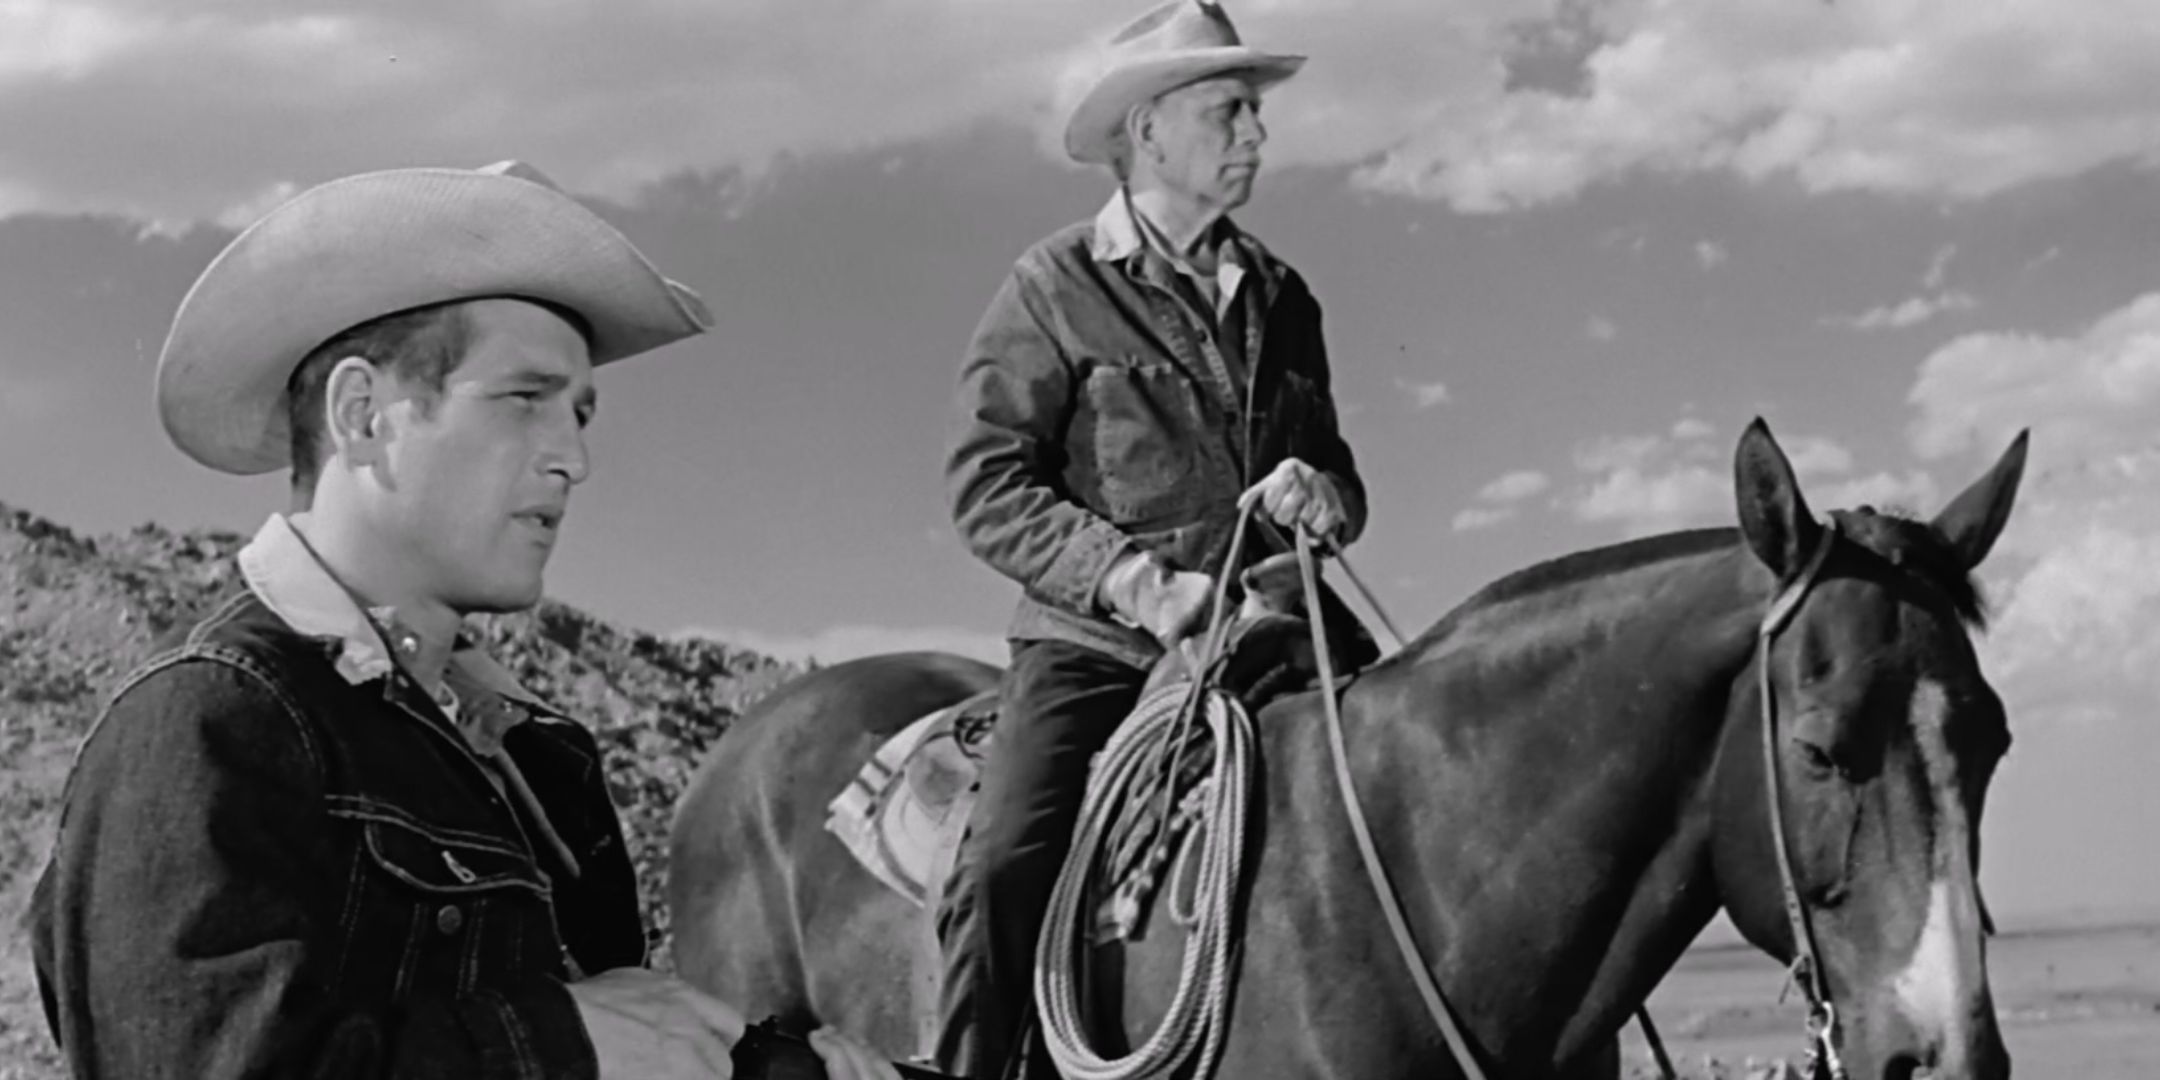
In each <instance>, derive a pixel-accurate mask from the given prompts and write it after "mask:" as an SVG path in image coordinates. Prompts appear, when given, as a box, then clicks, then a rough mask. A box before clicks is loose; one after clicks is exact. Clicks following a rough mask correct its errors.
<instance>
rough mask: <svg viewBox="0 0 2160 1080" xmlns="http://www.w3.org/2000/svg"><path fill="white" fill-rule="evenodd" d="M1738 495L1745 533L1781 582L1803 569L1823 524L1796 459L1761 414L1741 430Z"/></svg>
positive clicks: (1736, 478)
mask: <svg viewBox="0 0 2160 1080" xmlns="http://www.w3.org/2000/svg"><path fill="white" fill-rule="evenodd" d="M1733 498H1734V500H1735V501H1736V502H1737V503H1738V506H1739V511H1740V534H1741V535H1742V536H1745V537H1746V538H1747V542H1748V546H1749V547H1751V548H1753V549H1754V550H1755V557H1756V558H1758V559H1761V560H1762V562H1763V565H1764V566H1767V567H1769V568H1770V570H1771V572H1772V573H1775V574H1776V575H1777V576H1778V580H1780V581H1783V580H1785V579H1787V578H1790V577H1791V576H1792V575H1794V574H1796V573H1798V572H1799V571H1800V568H1801V566H1803V565H1804V564H1805V563H1806V562H1807V559H1808V556H1809V555H1810V554H1811V553H1812V552H1813V551H1814V550H1815V544H1816V542H1817V541H1818V540H1819V539H1820V538H1821V535H1822V525H1821V524H1819V523H1817V522H1816V520H1815V515H1814V514H1813V513H1811V512H1809V510H1808V505H1807V499H1805V498H1804V497H1802V496H1801V494H1800V482H1799V481H1798V480H1795V479H1794V478H1793V471H1792V462H1790V461H1788V460H1786V458H1785V451H1784V450H1783V449H1781V448H1780V447H1779V446H1778V444H1777V439H1775V438H1773V437H1772V436H1771V434H1770V425H1768V424H1766V423H1764V422H1763V419H1762V417H1760V416H1758V417H1756V418H1755V422H1754V423H1752V424H1749V425H1748V428H1747V430H1746V431H1745V432H1742V433H1741V435H1740V449H1739V450H1738V451H1737V452H1736V453H1735V454H1734V455H1733Z"/></svg>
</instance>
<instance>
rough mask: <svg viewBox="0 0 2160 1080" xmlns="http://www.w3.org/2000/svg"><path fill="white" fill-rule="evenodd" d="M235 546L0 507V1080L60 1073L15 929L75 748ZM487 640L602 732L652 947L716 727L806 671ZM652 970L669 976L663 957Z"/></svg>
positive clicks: (556, 640) (585, 636) (545, 633)
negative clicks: (673, 846) (98, 529)
mask: <svg viewBox="0 0 2160 1080" xmlns="http://www.w3.org/2000/svg"><path fill="white" fill-rule="evenodd" d="M244 541H245V538H244V537H241V536H238V535H235V534H232V533H227V532H193V533H174V532H170V531H168V530H166V529H163V528H160V527H158V526H155V525H144V526H141V527H139V528H137V529H135V530H134V531H132V532H129V533H126V534H124V535H119V536H104V537H94V538H93V537H83V536H78V535H76V534H75V533H73V532H71V531H69V530H68V529H66V528H64V527H62V526H60V525H57V524H54V523H52V522H49V521H46V520H44V519H42V518H39V517H37V516H35V515H33V514H30V513H28V512H25V511H22V510H16V509H11V508H9V507H8V506H6V505H5V504H0V926H4V927H5V928H6V929H5V932H4V933H0V1080H48V1078H53V1080H56V1078H58V1077H60V1076H61V1075H62V1072H61V1069H60V1066H59V1063H58V1059H57V1058H56V1057H55V1055H54V1054H53V1050H52V1046H51V1041H50V1039H49V1038H48V1036H47V1034H46V1032H45V1025H44V1020H43V1018H42V1015H41V1013H40V1011H39V1008H38V1002H37V990H36V985H35V983H34V981H33V979H32V976H31V971H30V951H29V947H28V943H27V942H26V941H25V940H24V938H23V935H22V933H21V928H20V927H21V918H22V914H23V911H24V908H25V906H26V905H27V903H28V901H29V897H30V890H31V887H32V885H33V884H34V883H35V881H36V878H37V874H38V872H39V870H40V869H41V867H42V865H43V863H44V859H45V854H46V849H47V847H48V846H49V845H50V843H51V841H52V832H53V827H54V815H55V812H56V811H57V809H58V805H59V798H60V789H61V785H62V783H63V782H64V781H65V780H66V777H67V769H68V764H69V761H70V759H71V757H72V756H73V753H74V748H75V744H76V741H77V740H78V739H79V738H80V736H81V734H82V733H83V731H84V730H86V729H87V727H88V726H89V724H90V722H91V721H92V720H93V719H94V718H95V716H96V713H97V709H98V706H99V704H100V699H101V697H102V696H103V694H104V693H105V692H106V691H107V690H108V689H109V687H110V686H111V684H112V683H113V682H114V681H115V680H116V679H118V678H119V677H120V676H121V675H123V674H125V673H126V672H127V671H128V669H129V668H130V667H132V666H133V665H134V663H135V662H136V661H137V660H138V659H140V658H141V657H143V656H144V655H145V654H146V652H147V651H148V649H149V647H150V645H151V644H152V643H153V642H154V641H155V640H156V639H157V638H158V636H159V635H161V634H163V633H164V632H165V631H166V630H167V629H169V628H171V627H172V626H174V625H176V624H178V623H180V622H181V621H182V620H184V619H185V618H187V616H188V615H189V614H190V613H192V612H193V611H195V610H197V609H199V608H201V607H202V606H203V605H205V604H206V603H208V602H209V601H211V600H212V599H214V598H215V597H218V596H221V595H223V594H224V593H225V592H227V591H228V590H230V589H232V588H234V587H236V581H237V571H236V568H235V567H234V565H233V559H232V556H233V554H234V552H236V551H237V550H238V549H239V547H240V545H241V544H242V543H243V542H244ZM483 630H484V633H485V636H486V637H487V638H488V639H489V642H490V647H491V649H492V650H493V652H494V654H495V656H496V657H497V658H499V659H501V660H502V661H503V662H504V663H505V664H506V665H507V666H508V667H509V668H510V669H511V670H512V671H514V672H515V673H516V674H517V675H518V677H519V678H521V679H523V680H524V681H525V682H526V685H528V686H530V687H531V688H532V689H533V690H534V691H535V692H537V693H539V694H541V695H542V696H544V697H547V698H548V699H550V700H552V701H554V702H556V703H558V704H560V705H562V706H564V707H565V708H567V709H568V710H569V711H570V712H572V713H573V714H575V715H577V716H579V717H580V718H582V719H584V720H586V721H587V722H588V723H590V724H591V725H592V726H593V728H594V729H595V731H596V733H597V734H598V736H599V739H600V744H601V746H602V747H603V748H605V750H606V752H607V758H608V762H607V764H608V778H609V781H610V783H611V785H612V786H613V790H614V794H615V802H616V805H617V806H618V807H619V808H620V809H621V810H622V813H623V819H624V825H625V828H626V830H627V831H628V833H629V841H630V847H631V850H632V852H633V854H634V856H635V857H636V859H637V864H638V873H639V879H640V885H641V887H642V889H643V893H644V897H645V908H646V914H647V919H648V922H649V924H650V925H652V926H653V927H654V928H655V929H656V931H658V932H660V933H662V934H664V933H665V930H666V924H665V911H664V909H663V908H662V906H661V904H660V889H661V882H662V875H663V873H664V872H665V865H664V864H665V860H666V857H667V826H668V820H669V816H670V814H671V813H672V811H673V807H674V803H675V798H676V796H677V795H678V794H679V793H680V792H681V790H682V788H683V785H684V784H685V783H686V782H687V781H688V779H689V776H690V773H691V772H692V771H693V770H694V769H695V768H696V765H697V763H698V762H699V761H701V760H702V759H703V757H704V752H705V749H706V747H707V746H709V745H710V744H711V743H712V741H713V739H715V738H717V737H718V736H719V734H720V733H721V732H722V731H724V730H725V729H726V727H727V724H728V721H729V720H730V719H732V718H733V717H735V716H736V715H738V714H739V712H740V710H741V709H742V708H743V707H744V706H745V705H747V704H748V703H749V702H750V701H752V700H754V699H755V698H756V697H757V696H758V695H760V694H762V693H764V692H765V691H767V690H769V689H771V688H772V687H773V686H775V685H778V684H779V683H780V682H782V681H784V680H786V679H787V678H789V677H791V676H793V675H795V674H797V673H799V671H800V670H801V669H800V668H799V667H796V666H794V665H789V664H783V663H780V662H778V661H774V660H771V659H768V658H765V657H762V656H759V655H757V654H755V653H751V652H747V651H744V650H741V649H735V648H730V647H728V646H725V645H721V644H717V643H714V642H708V641H681V640H668V639H663V638H658V637H654V636H653V635H651V634H647V633H642V632H639V631H635V630H629V629H625V628H622V627H618V626H615V625H612V624H610V623H607V622H604V621H602V620H600V619H596V618H594V617H592V616H590V615H587V614H585V613H584V612H582V611H579V610H577V609H576V608H572V607H569V606H566V605H563V604H557V603H553V602H548V603H544V604H542V605H541V606H540V607H539V608H537V609H536V610H534V611H531V612H527V613H524V614H520V615H515V616H503V617H498V618H494V619H491V620H488V621H487V623H486V625H485V626H484V627H483ZM663 946H664V942H663ZM655 956H656V960H658V961H659V962H661V963H665V957H666V949H665V948H664V947H662V948H660V949H658V950H656V954H655Z"/></svg>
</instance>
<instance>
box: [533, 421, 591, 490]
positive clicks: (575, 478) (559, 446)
mask: <svg viewBox="0 0 2160 1080" xmlns="http://www.w3.org/2000/svg"><path fill="white" fill-rule="evenodd" d="M544 463H545V464H544V468H545V471H547V472H551V473H555V474H558V475H560V476H561V477H562V478H563V479H565V480H568V481H569V482H570V483H571V484H572V485H576V484H582V483H584V482H585V478H586V477H587V476H590V475H592V456H591V454H590V453H589V452H587V450H586V448H585V429H584V428H582V427H579V426H577V425H576V424H571V425H568V427H567V430H565V431H562V432H561V433H559V434H557V435H556V437H555V438H554V439H553V440H552V445H550V446H549V447H548V451H547V456H546V457H545V459H544Z"/></svg>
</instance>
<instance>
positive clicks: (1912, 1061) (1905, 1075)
mask: <svg viewBox="0 0 2160 1080" xmlns="http://www.w3.org/2000/svg"><path fill="white" fill-rule="evenodd" d="M1882 1074H1883V1080H1930V1078H1931V1077H1933V1076H1934V1075H1935V1073H1934V1071H1933V1070H1931V1069H1927V1068H1924V1067H1923V1066H1922V1065H1921V1062H1920V1059H1919V1058H1918V1057H1916V1056H1914V1055H1912V1054H1894V1055H1892V1056H1891V1058H1890V1060H1888V1061H1885V1062H1883V1070H1882Z"/></svg>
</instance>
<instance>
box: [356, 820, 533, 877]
mask: <svg viewBox="0 0 2160 1080" xmlns="http://www.w3.org/2000/svg"><path fill="white" fill-rule="evenodd" d="M361 837H362V841H361V842H362V844H363V846H365V848H366V849H367V853H368V855H369V856H370V857H371V858H372V859H373V860H374V862H375V866H376V868H378V869H380V870H381V871H382V872H383V873H385V874H387V875H389V876H390V877H391V878H393V879H395V880H398V881H401V882H403V883H405V884H406V885H408V886H410V887H412V888H414V889H418V890H420V891H421V892H423V893H428V894H431V895H436V896H457V895H461V894H470V893H485V892H493V891H496V890H501V889H523V890H525V891H527V892H530V893H532V894H533V895H535V896H542V897H544V896H546V895H547V892H548V889H547V886H546V885H545V884H543V883H542V882H541V880H540V875H539V872H538V870H537V868H536V867H534V866H533V864H532V862H531V861H530V860H529V859H527V858H526V857H525V855H524V853H522V852H520V851H518V850H517V848H515V847H513V846H511V845H509V844H507V843H504V842H503V841H500V840H496V839H494V838H492V837H488V836H485V835H482V834H479V833H469V832H465V831H463V830H458V829H443V828H436V827H430V826H427V825H424V824H422V823H420V822H417V821H413V820H411V819H403V820H398V819H390V818H377V819H374V820H370V821H368V822H367V823H366V824H365V825H363V826H362V828H361Z"/></svg>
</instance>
